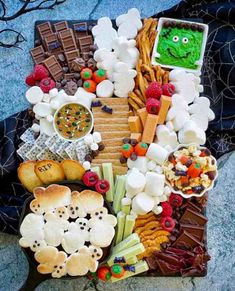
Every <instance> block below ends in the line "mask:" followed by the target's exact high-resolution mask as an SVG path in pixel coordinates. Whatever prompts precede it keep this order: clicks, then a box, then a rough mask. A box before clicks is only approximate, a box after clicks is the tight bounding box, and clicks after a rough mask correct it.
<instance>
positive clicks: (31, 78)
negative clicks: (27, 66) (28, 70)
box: [25, 74, 36, 86]
mask: <svg viewBox="0 0 235 291" xmlns="http://www.w3.org/2000/svg"><path fill="white" fill-rule="evenodd" d="M25 83H26V84H27V85H28V86H34V85H35V84H36V80H35V79H34V74H30V75H28V76H27V77H26V79H25Z"/></svg>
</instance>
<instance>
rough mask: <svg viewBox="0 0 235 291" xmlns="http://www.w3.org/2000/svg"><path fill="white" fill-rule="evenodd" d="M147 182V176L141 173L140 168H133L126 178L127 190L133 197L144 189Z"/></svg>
mask: <svg viewBox="0 0 235 291" xmlns="http://www.w3.org/2000/svg"><path fill="white" fill-rule="evenodd" d="M145 183H146V178H145V176H144V175H143V174H142V173H140V171H139V170H138V169H136V168H133V169H132V171H131V172H130V174H128V175H127V178H126V192H127V193H128V194H129V195H130V196H132V197H133V196H135V195H136V194H137V193H140V192H141V191H143V189H144V187H145ZM130 196H129V197H130Z"/></svg>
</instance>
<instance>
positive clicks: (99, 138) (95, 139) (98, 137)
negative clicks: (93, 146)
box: [92, 131, 102, 143]
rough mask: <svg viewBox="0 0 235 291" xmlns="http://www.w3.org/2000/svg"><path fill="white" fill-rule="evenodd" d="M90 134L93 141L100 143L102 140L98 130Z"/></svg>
mask: <svg viewBox="0 0 235 291" xmlns="http://www.w3.org/2000/svg"><path fill="white" fill-rule="evenodd" d="M92 136H93V140H94V142H96V143H100V142H101V141H102V137H101V134H100V133H99V132H98V131H94V132H93V134H92Z"/></svg>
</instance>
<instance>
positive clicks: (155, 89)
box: [145, 82, 162, 99]
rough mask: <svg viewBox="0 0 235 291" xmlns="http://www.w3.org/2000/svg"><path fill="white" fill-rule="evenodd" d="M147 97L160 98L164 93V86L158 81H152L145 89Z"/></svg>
mask: <svg viewBox="0 0 235 291" xmlns="http://www.w3.org/2000/svg"><path fill="white" fill-rule="evenodd" d="M145 95H146V98H155V99H159V98H160V97H161V95H162V88H161V85H160V84H159V83H158V82H152V83H150V84H149V85H148V88H147V89H146V91H145Z"/></svg>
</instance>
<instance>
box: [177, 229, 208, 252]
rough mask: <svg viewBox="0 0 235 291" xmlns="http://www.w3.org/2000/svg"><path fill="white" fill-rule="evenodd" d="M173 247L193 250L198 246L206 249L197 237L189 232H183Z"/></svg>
mask: <svg viewBox="0 0 235 291" xmlns="http://www.w3.org/2000/svg"><path fill="white" fill-rule="evenodd" d="M172 246H173V247H179V248H183V249H184V248H185V249H193V248H195V247H197V246H201V247H204V244H203V243H201V242H200V241H199V240H198V239H197V238H196V237H194V236H193V235H192V234H190V233H189V232H188V231H186V230H183V232H182V234H181V235H180V236H179V237H178V238H177V240H176V241H175V242H174V243H173V244H172Z"/></svg>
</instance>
